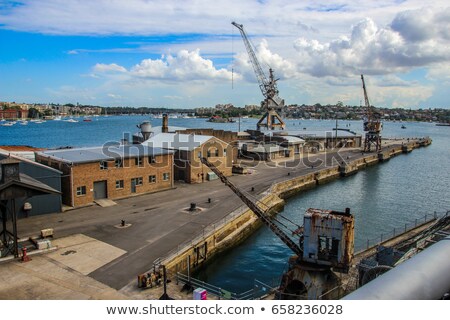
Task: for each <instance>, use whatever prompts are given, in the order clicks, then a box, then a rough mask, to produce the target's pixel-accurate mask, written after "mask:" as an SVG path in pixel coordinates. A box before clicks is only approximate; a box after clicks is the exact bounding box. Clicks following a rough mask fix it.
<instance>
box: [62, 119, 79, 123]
mask: <svg viewBox="0 0 450 320" xmlns="http://www.w3.org/2000/svg"><path fill="white" fill-rule="evenodd" d="M64 121H65V122H72V123H75V122H78V120H75V119H69V120H64Z"/></svg>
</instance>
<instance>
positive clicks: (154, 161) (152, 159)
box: [148, 156, 156, 163]
mask: <svg viewBox="0 0 450 320" xmlns="http://www.w3.org/2000/svg"><path fill="white" fill-rule="evenodd" d="M148 163H156V160H155V157H152V156H149V157H148Z"/></svg>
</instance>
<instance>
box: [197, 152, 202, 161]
mask: <svg viewBox="0 0 450 320" xmlns="http://www.w3.org/2000/svg"><path fill="white" fill-rule="evenodd" d="M197 156H198V158H199V159H201V158H202V152H201V151H199V152H198V153H197Z"/></svg>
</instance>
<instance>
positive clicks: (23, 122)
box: [19, 120, 28, 126]
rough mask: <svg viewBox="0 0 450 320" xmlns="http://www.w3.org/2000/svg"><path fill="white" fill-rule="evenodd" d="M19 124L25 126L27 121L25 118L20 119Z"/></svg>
mask: <svg viewBox="0 0 450 320" xmlns="http://www.w3.org/2000/svg"><path fill="white" fill-rule="evenodd" d="M19 124H20V125H22V126H26V125H27V124H28V121H27V120H22V121H20V122H19Z"/></svg>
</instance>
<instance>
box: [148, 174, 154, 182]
mask: <svg viewBox="0 0 450 320" xmlns="http://www.w3.org/2000/svg"><path fill="white" fill-rule="evenodd" d="M148 182H150V183H155V182H156V176H148Z"/></svg>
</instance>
